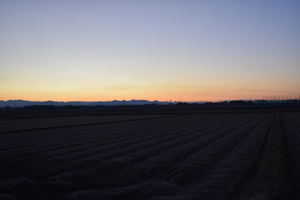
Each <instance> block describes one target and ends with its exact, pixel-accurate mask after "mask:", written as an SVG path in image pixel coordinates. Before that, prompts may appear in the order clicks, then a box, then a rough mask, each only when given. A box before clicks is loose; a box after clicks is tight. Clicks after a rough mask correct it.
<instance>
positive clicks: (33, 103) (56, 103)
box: [0, 99, 170, 107]
mask: <svg viewBox="0 0 300 200" xmlns="http://www.w3.org/2000/svg"><path fill="white" fill-rule="evenodd" d="M154 103H155V104H157V105H167V104H169V103H170V102H168V101H148V100H134V99H133V100H129V101H125V100H122V101H119V100H113V101H95V102H86V101H67V102H64V101H26V100H8V101H0V107H6V106H10V107H25V106H36V105H38V106H40V105H49V106H50V105H51V106H68V105H72V106H100V105H102V106H121V105H145V104H154Z"/></svg>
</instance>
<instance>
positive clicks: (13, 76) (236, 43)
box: [0, 0, 300, 102]
mask: <svg viewBox="0 0 300 200" xmlns="http://www.w3.org/2000/svg"><path fill="white" fill-rule="evenodd" d="M299 10H300V1H297V0H274V1H268V0H254V1H250V0H246V1H237V0H236V1H234V0H228V1H220V0H212V1H206V0H198V1H196V0H185V1H184V0H151V1H145V0H140V1H134V0H109V1H108V0H107V1H105V0H99V1H96V0H85V1H80V0H74V1H71V0H46V1H38V0H12V1H11V0H1V1H0V44H1V45H0V100H4V101H7V100H14V99H23V100H29V101H47V100H53V101H112V100H131V99H138V100H142V99H144V100H149V101H154V100H158V101H170V100H171V101H187V102H192V101H219V100H239V99H244V100H247V99H253V100H254V99H263V98H264V97H267V96H282V97H285V98H288V97H297V98H299V95H300V12H299Z"/></svg>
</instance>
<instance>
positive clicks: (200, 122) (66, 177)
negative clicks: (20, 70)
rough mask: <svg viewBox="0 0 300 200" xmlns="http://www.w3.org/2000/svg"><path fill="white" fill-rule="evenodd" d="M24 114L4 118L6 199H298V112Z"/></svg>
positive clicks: (0, 181) (2, 192) (2, 191)
mask: <svg viewBox="0 0 300 200" xmlns="http://www.w3.org/2000/svg"><path fill="white" fill-rule="evenodd" d="M18 120H19V122H18V123H20V121H22V119H18ZM18 120H17V121H18ZM56 120H57V119H56ZM64 120H65V121H68V120H67V118H65V119H64ZM17 121H16V123H17ZM25 121H26V122H27V123H28V124H25V125H24V124H23V125H20V126H19V128H17V127H16V126H13V125H12V124H13V123H12V121H10V123H5V120H2V121H1V123H2V124H0V133H1V134H0V199H1V198H3V199H20V200H23V199H24V200H29V199H46V200H47V199H49V200H50V199H53V200H54V199H55V200H60V199H61V200H63V199H66V200H73V199H74V200H79V199H107V200H112V199H120V200H127V199H128V200H129V199H132V200H146V199H152V200H154V199H156V200H158V199H161V200H162V199H168V200H171V199H177V200H179V199H180V200H183V199H184V200H192V199H225V200H226V199H259V198H264V199H274V198H277V199H280V198H283V197H284V198H285V197H288V198H290V199H297V198H299V197H300V195H299V194H297V192H296V191H297V189H298V188H299V186H300V174H299V169H300V157H299V155H300V114H299V113H296V112H289V113H279V112H277V113H276V112H268V113H259V112H257V113H219V114H218V113H217V114H193V115H177V116H151V118H149V117H147V116H141V117H137V116H131V117H129V118H126V117H125V118H124V117H123V118H122V117H120V116H115V118H114V117H110V118H107V119H106V120H105V119H103V117H102V118H101V119H97V118H96V117H94V118H93V117H90V118H85V121H81V120H78V119H77V121H74V120H73V121H72V119H71V118H70V119H69V121H72V122H69V121H68V123H65V122H62V121H60V122H59V123H58V122H57V124H58V125H57V126H56V125H55V123H54V122H53V119H52V121H51V118H50V119H49V122H50V124H51V125H50V126H44V125H43V124H42V125H41V122H40V121H37V119H26V120H25ZM58 121H59V120H58ZM23 122H24V121H23ZM35 122H36V123H38V125H36V124H35ZM107 122H110V123H107ZM43 123H45V120H44V122H43ZM45 124H47V123H45ZM1 127H2V128H1ZM34 129H35V130H34ZM1 131H2V132H1ZM274 149H275V150H274ZM274 153H276V155H274ZM273 155H274V156H275V157H274V158H276V161H273V160H269V158H270V157H273ZM273 162H274V163H273ZM273 167H275V168H276V169H274V170H275V171H276V170H277V171H278V172H277V174H275V175H273V174H271V175H269V174H267V173H269V172H270V171H272V170H273ZM274 173H275V172H274ZM278 173H279V174H280V175H278ZM291 173H293V177H292V178H291ZM262 182H263V183H266V185H267V184H268V183H277V182H278V183H281V185H279V186H278V187H275V186H274V187H273V186H268V187H267V186H264V185H262V187H263V188H260V187H258V185H259V184H260V183H262ZM298 191H299V190H298ZM274 192H275V193H274ZM276 192H277V193H276ZM272 195H273V196H272Z"/></svg>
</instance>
